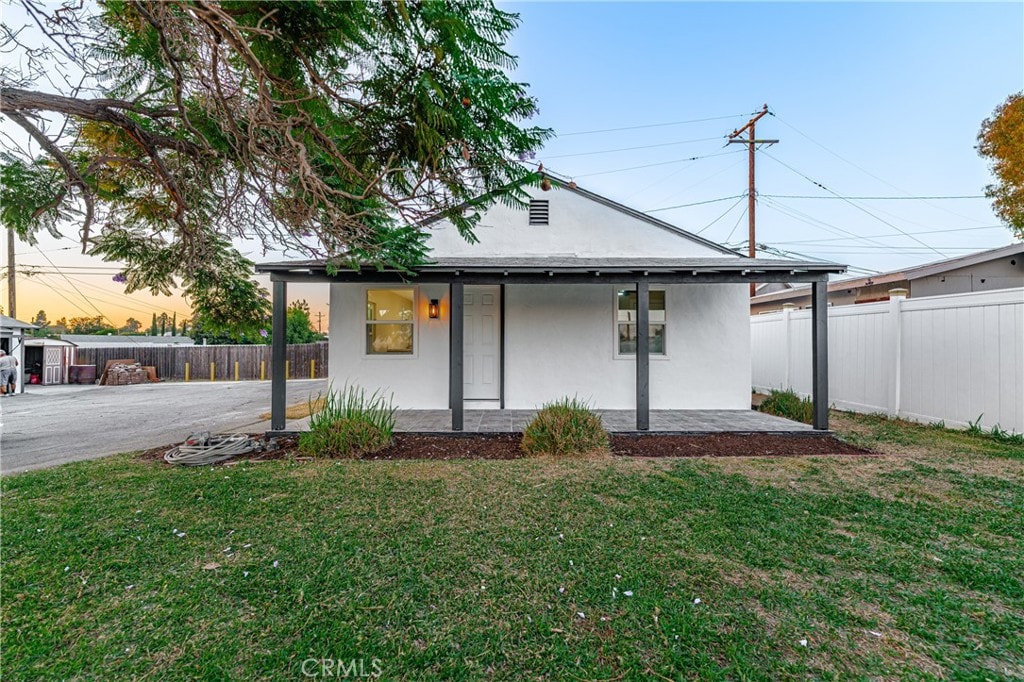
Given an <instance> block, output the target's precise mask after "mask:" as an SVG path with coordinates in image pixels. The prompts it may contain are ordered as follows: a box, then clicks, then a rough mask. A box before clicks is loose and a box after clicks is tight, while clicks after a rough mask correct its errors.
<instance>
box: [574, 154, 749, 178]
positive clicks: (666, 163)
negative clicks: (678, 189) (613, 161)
mask: <svg viewBox="0 0 1024 682" xmlns="http://www.w3.org/2000/svg"><path fill="white" fill-rule="evenodd" d="M735 153H736V152H718V153H716V154H705V155H703V156H691V157H689V158H686V159H675V160H674V161H661V162H659V163H647V164H644V165H642V166H630V167H628V168H615V169H613V170H606V171H598V172H597V173H584V174H583V175H576V176H573V177H577V178H591V177H594V176H595V175H608V174H610V173H624V172H626V171H631V170H639V169H641V168H654V167H655V166H669V165H672V164H674V163H685V162H686V161H698V160H700V159H710V158H711V157H714V156H728V155H729V154H735Z"/></svg>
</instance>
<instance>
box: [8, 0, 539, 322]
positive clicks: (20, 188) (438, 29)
mask: <svg viewBox="0 0 1024 682" xmlns="http://www.w3.org/2000/svg"><path fill="white" fill-rule="evenodd" d="M33 18H34V19H35V20H36V23H38V24H39V25H52V26H54V27H57V28H55V29H54V30H53V32H52V34H51V35H50V37H51V39H52V43H53V44H47V47H43V48H40V49H38V50H34V51H33V52H32V54H31V61H32V63H33V64H42V67H41V68H37V69H35V70H34V71H33V72H32V73H30V74H27V75H25V76H24V77H23V79H21V80H20V81H19V82H18V83H17V84H16V85H14V86H12V85H9V84H8V83H6V82H5V83H4V84H3V85H2V88H3V92H2V93H0V95H2V96H3V99H4V107H5V113H7V115H8V117H9V118H11V120H12V121H13V122H14V123H17V124H18V125H20V126H21V128H23V129H24V130H25V133H26V134H36V135H37V136H42V137H45V136H46V134H47V133H49V134H50V139H49V142H50V143H51V144H50V145H40V146H41V147H42V148H43V149H44V150H45V151H46V152H47V154H48V155H49V156H48V157H47V158H46V159H45V160H39V159H34V158H18V157H14V156H9V157H4V158H3V159H2V160H0V171H2V173H3V195H2V196H0V199H2V200H3V201H2V203H3V207H4V209H3V213H2V218H3V221H4V223H5V224H6V225H11V226H14V227H15V228H16V229H17V230H18V233H19V234H20V235H21V236H22V238H23V239H28V240H31V239H32V238H33V237H32V235H34V234H35V233H36V232H37V231H38V230H39V229H41V228H46V229H50V230H54V229H55V226H56V225H58V224H60V223H61V222H62V221H63V220H66V219H67V218H68V217H79V216H80V217H81V218H82V220H80V221H79V225H80V229H81V233H82V239H83V243H84V244H86V245H87V246H88V248H89V252H90V253H91V254H93V255H96V256H98V257H100V258H103V259H104V260H108V261H117V262H124V263H126V264H127V267H126V269H125V272H124V275H125V277H126V280H127V281H126V285H127V286H126V292H127V293H131V292H132V291H138V290H143V289H148V290H150V291H152V292H153V293H162V294H169V293H170V292H172V291H173V290H175V289H176V288H178V287H180V288H181V289H183V290H184V293H185V296H186V297H187V299H188V300H189V302H190V304H191V305H192V307H193V309H194V310H195V312H196V314H197V316H198V317H199V319H200V321H201V325H202V326H203V327H205V328H206V329H208V330H211V331H213V332H216V333H218V334H222V335H234V336H241V335H252V334H253V333H255V332H256V331H257V330H258V329H259V328H260V327H261V324H262V322H263V318H264V317H265V315H266V312H267V311H266V305H265V302H264V301H263V300H262V298H261V297H260V295H259V294H260V289H259V287H258V286H257V285H256V284H255V283H254V282H252V281H251V277H250V276H251V273H252V263H250V262H249V261H248V260H246V259H245V258H243V257H242V256H241V255H240V253H239V252H238V251H237V249H236V247H235V246H234V245H233V243H232V240H234V239H245V238H249V239H253V240H256V241H257V242H259V243H260V245H261V246H263V247H265V248H274V249H286V250H288V251H289V252H291V253H296V254H303V255H306V256H308V257H310V258H317V259H323V260H325V261H327V262H329V263H330V264H331V266H330V267H332V268H333V267H338V266H339V265H342V264H343V265H345V266H349V267H351V266H352V265H355V264H357V263H358V264H359V265H363V266H376V267H389V268H396V269H399V270H405V271H407V270H409V269H410V268H413V267H415V266H416V265H418V264H421V263H423V262H424V261H425V260H426V259H427V257H428V253H427V249H426V246H425V238H424V234H425V232H426V229H425V228H423V227H421V224H422V222H423V221H424V220H425V219H427V218H428V217H430V216H433V215H441V216H443V217H445V218H447V219H449V220H451V221H452V222H453V223H454V225H455V226H456V227H457V229H458V230H459V231H460V232H461V233H462V234H463V235H464V236H465V237H466V238H467V239H469V240H473V239H474V236H473V229H474V227H475V226H476V225H477V224H478V223H479V220H480V218H481V215H482V212H483V211H484V210H485V209H486V208H487V207H488V205H489V204H491V203H493V202H495V201H500V202H504V203H512V204H515V203H519V204H521V203H522V202H523V199H524V196H525V195H524V192H523V190H522V185H523V183H525V182H531V181H536V180H537V177H536V174H535V173H533V172H532V171H531V170H529V169H528V168H527V167H526V166H524V165H522V164H521V163H519V162H518V161H516V159H517V158H518V157H523V156H524V155H527V154H529V153H531V152H534V151H536V150H537V149H539V148H540V146H541V145H542V143H543V141H544V140H545V139H547V138H548V137H549V136H550V134H551V131H548V130H545V129H541V128H537V127H530V126H526V125H524V123H523V122H524V121H525V120H527V119H529V118H531V117H533V116H534V115H535V114H536V113H537V111H538V108H537V102H536V101H535V100H534V98H533V97H531V96H530V95H529V94H528V92H527V86H526V84H524V83H518V82H514V81H513V80H511V78H510V77H509V72H510V71H512V70H513V69H514V68H515V65H516V60H515V58H514V57H513V56H512V55H511V54H509V53H508V52H507V51H506V49H505V43H506V42H507V41H508V39H509V38H510V36H511V34H512V32H513V30H514V29H515V28H516V26H517V24H518V17H517V16H516V15H514V14H511V13H509V12H505V11H503V10H500V9H498V8H496V7H495V6H494V4H493V3H492V2H491V1H490V0H462V1H460V2H417V3H408V2H274V1H269V0H268V1H261V2H221V3H192V2H187V1H186V0H165V1H164V2H159V3H138V2H126V1H123V0H107V1H105V2H102V3H99V5H98V7H97V6H95V5H94V4H93V3H80V2H77V0H64V1H63V2H60V3H51V4H46V3H36V5H35V10H34V11H33ZM12 49H13V50H14V54H12V55H8V58H9V59H10V60H11V61H12V63H18V61H19V60H21V61H23V62H24V61H27V60H28V59H29V56H28V55H26V54H23V53H22V52H23V51H24V50H25V49H27V48H22V47H21V45H20V43H18V42H15V44H14V45H13V47H12ZM19 50H22V52H19ZM47 60H49V61H47ZM67 65H74V68H73V69H72V70H73V71H74V73H69V72H66V71H65V70H64V69H65V68H71V67H70V66H67ZM46 66H52V67H53V68H52V73H49V78H48V82H47V83H45V84H43V83H40V88H39V89H38V90H33V89H31V88H32V86H33V85H34V84H35V82H36V80H38V79H40V78H41V77H42V74H44V73H47V69H46V68H45V67H46ZM82 70H84V73H81V72H80V71H82ZM60 76H63V78H61V77H60ZM63 81H67V82H69V83H70V82H75V83H78V82H80V81H82V82H83V85H82V89H81V92H83V93H88V95H87V96H86V95H82V98H83V99H84V98H85V97H88V102H87V103H84V102H82V101H80V100H79V99H78V98H79V91H78V90H71V89H70V88H69V89H68V91H67V92H60V93H52V88H53V86H52V83H60V82H63ZM61 119H63V120H61ZM39 120H48V121H52V122H53V123H54V125H52V126H49V127H48V130H47V131H43V130H41V129H38V128H36V127H34V126H35V124H34V123H33V122H34V121H39ZM55 131H61V132H59V133H58V132H55ZM94 225H99V226H102V227H101V229H99V230H96V229H93V226H94Z"/></svg>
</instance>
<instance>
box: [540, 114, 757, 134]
mask: <svg viewBox="0 0 1024 682" xmlns="http://www.w3.org/2000/svg"><path fill="white" fill-rule="evenodd" d="M740 116H746V114H733V115H731V116H712V117H710V118H694V119H690V120H689V121H671V122H669V123H648V124H645V125H637V126H625V127H623V128H604V129H602V130H581V131H576V132H572V133H558V134H557V137H572V136H573V135H596V134H597V133H617V132H619V131H621V130H642V129H646V128H666V127H668V126H681V125H686V124H688V123H704V122H705V121H723V120H725V119H728V118H739V117H740Z"/></svg>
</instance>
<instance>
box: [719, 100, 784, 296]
mask: <svg viewBox="0 0 1024 682" xmlns="http://www.w3.org/2000/svg"><path fill="white" fill-rule="evenodd" d="M767 114H768V105H767V104H765V105H764V107H762V109H761V111H759V112H757V113H756V114H755V115H754V117H753V118H751V119H750V120H749V121H747V124H746V125H745V126H743V127H742V128H737V129H736V130H734V131H732V134H731V135H729V142H728V143H727V144H745V145H748V153H749V155H750V158H749V160H748V164H747V165H748V167H749V170H748V174H749V178H748V186H747V224H748V235H747V241H748V248H747V253H748V254H749V256H750V257H751V258H756V257H757V239H756V237H757V230H756V225H757V221H756V219H755V217H754V207H755V204H756V203H757V202H756V201H755V199H756V197H757V189H756V188H755V186H754V151H755V148H756V146H757V145H759V144H776V143H777V142H778V140H759V139H757V136H756V135H755V134H754V127H755V126H756V125H757V122H758V121H760V120H761V119H762V118H763V117H764V116H766V115H767ZM744 132H746V133H747V137H745V138H743V137H740V135H742V134H743V133H744ZM754 288H755V286H754V283H753V282H751V283H750V295H751V296H753V295H754Z"/></svg>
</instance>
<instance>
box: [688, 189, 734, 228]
mask: <svg viewBox="0 0 1024 682" xmlns="http://www.w3.org/2000/svg"><path fill="white" fill-rule="evenodd" d="M733 198H734V199H737V198H736V197H733ZM744 199H746V195H745V194H741V195H740V196H739V198H738V199H737V201H736V203H735V204H733V205H732V206H730V207H729V208H727V209H726V210H725V213H723V214H722V215H720V216H718V217H717V218H715V219H714V220H712V221H711V222H710V223H708V224H707V225H705V226H704V227H702V228H700V229H699V230H697V231H696V232H694V234H700V233H702V232H704V231H705V230H706V229H708V228H709V227H711V226H712V225H714V224H715V223H717V222H718V221H719V220H721V219H722V218H724V217H725V216H727V215H729V212H730V211H732V210H733V209H734V208H736V207H737V206H739V205H740V204H741V203H743V200H744ZM741 217H742V216H741Z"/></svg>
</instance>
